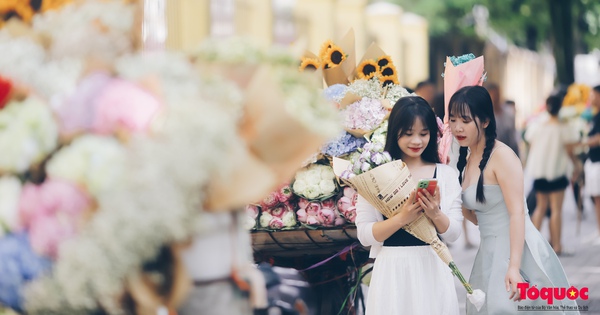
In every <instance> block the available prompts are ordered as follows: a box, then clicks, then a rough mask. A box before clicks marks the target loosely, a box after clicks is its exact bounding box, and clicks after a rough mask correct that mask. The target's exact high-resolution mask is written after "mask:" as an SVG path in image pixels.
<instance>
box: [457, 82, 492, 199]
mask: <svg viewBox="0 0 600 315" xmlns="http://www.w3.org/2000/svg"><path fill="white" fill-rule="evenodd" d="M448 111H449V112H450V115H453V116H456V117H471V118H472V119H473V122H475V125H476V126H477V132H478V135H477V137H478V138H479V137H480V136H481V134H479V132H480V130H481V128H480V127H479V123H478V122H477V120H476V119H475V118H478V119H479V122H482V123H485V122H487V123H488V125H487V127H486V128H484V137H485V148H484V149H483V156H482V158H481V162H480V163H479V171H480V173H479V179H478V180H477V197H476V198H477V201H478V202H480V203H485V195H484V194H483V170H484V169H485V166H486V165H487V163H488V160H489V159H490V155H491V154H492V150H493V148H494V144H495V142H496V118H495V117H494V107H493V105H492V99H491V97H490V94H489V93H488V91H487V90H486V89H485V88H483V87H481V86H466V87H463V88H461V89H460V90H458V91H456V93H454V95H452V98H450V102H449V104H448ZM466 164H467V147H461V148H460V154H459V157H458V163H457V165H456V167H457V168H458V173H459V177H458V180H459V181H460V183H461V184H462V181H463V178H462V176H463V170H464V168H465V166H466Z"/></svg>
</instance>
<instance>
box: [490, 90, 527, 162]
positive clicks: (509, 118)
mask: <svg viewBox="0 0 600 315" xmlns="http://www.w3.org/2000/svg"><path fill="white" fill-rule="evenodd" d="M484 87H485V88H486V89H487V91H488V93H489V94H490V97H491V98H492V104H493V105H494V116H495V117H496V134H497V137H496V139H497V140H500V141H501V142H502V143H504V144H506V145H507V146H509V147H510V148H511V149H512V150H513V151H514V152H515V153H516V154H517V156H520V155H519V144H518V141H517V132H516V129H515V112H514V110H511V109H510V105H508V104H507V103H506V102H502V100H501V94H500V87H499V86H498V85H497V84H495V83H488V84H485V86H484ZM513 103H514V102H513Z"/></svg>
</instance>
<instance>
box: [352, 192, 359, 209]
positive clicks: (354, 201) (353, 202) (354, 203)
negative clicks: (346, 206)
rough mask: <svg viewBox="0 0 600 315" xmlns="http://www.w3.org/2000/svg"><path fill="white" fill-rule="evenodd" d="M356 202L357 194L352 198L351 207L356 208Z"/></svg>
mask: <svg viewBox="0 0 600 315" xmlns="http://www.w3.org/2000/svg"><path fill="white" fill-rule="evenodd" d="M357 201H358V194H354V196H353V197H352V205H353V206H356V202H357Z"/></svg>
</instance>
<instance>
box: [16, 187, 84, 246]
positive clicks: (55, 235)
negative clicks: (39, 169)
mask: <svg viewBox="0 0 600 315" xmlns="http://www.w3.org/2000/svg"><path fill="white" fill-rule="evenodd" d="M91 205H92V200H91V199H90V197H89V196H88V195H87V194H86V193H85V192H84V191H83V190H81V189H79V187H77V186H75V185H73V184H71V183H70V182H67V181H63V180H55V179H48V180H46V181H45V182H44V183H43V184H41V185H39V186H36V185H34V184H26V185H25V186H24V187H23V191H22V194H21V200H20V203H19V214H20V216H21V222H22V224H23V227H24V228H25V229H27V230H28V231H29V233H30V235H31V243H32V245H33V247H34V248H35V249H36V251H38V253H40V254H42V255H48V256H50V257H55V256H56V254H57V253H58V247H59V245H60V244H61V243H62V242H63V241H65V240H67V239H68V238H70V237H72V236H74V235H76V234H77V232H78V231H79V229H80V226H79V222H80V220H81V214H82V213H83V211H85V210H87V209H89V208H90V207H91Z"/></svg>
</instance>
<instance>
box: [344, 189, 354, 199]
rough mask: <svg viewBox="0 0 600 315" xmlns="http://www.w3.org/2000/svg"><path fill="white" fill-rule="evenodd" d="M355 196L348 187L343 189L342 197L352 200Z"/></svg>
mask: <svg viewBox="0 0 600 315" xmlns="http://www.w3.org/2000/svg"><path fill="white" fill-rule="evenodd" d="M354 195H356V191H355V190H354V189H352V187H350V186H346V187H344V197H348V198H350V199H352V198H353V197H354Z"/></svg>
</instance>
